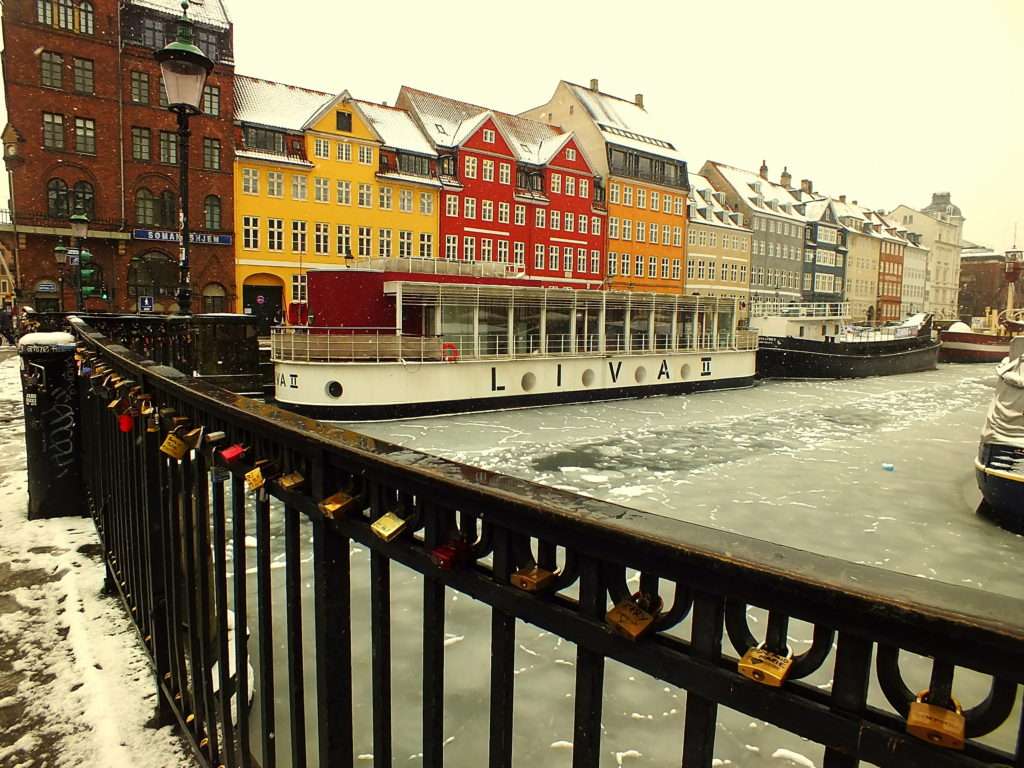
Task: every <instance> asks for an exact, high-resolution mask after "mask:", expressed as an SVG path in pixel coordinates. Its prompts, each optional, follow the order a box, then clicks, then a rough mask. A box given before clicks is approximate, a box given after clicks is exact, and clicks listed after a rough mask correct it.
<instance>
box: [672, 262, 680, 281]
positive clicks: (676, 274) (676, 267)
mask: <svg viewBox="0 0 1024 768" xmlns="http://www.w3.org/2000/svg"><path fill="white" fill-rule="evenodd" d="M681 273H682V260H681V259H672V279H673V280H678V279H679V278H680V275H681Z"/></svg>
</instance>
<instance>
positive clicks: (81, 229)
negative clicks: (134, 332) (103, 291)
mask: <svg viewBox="0 0 1024 768" xmlns="http://www.w3.org/2000/svg"><path fill="white" fill-rule="evenodd" d="M70 221H71V245H73V246H79V251H78V260H77V262H76V263H77V264H78V266H77V271H78V306H77V307H76V309H77V311H78V312H81V311H83V310H84V309H85V299H84V298H83V293H82V262H83V261H88V260H89V259H91V258H92V254H90V253H89V252H88V251H87V250H85V248H84V247H81V244H82V243H83V242H84V241H85V238H86V237H87V236H88V235H89V217H88V216H86V215H85V213H84V212H83V211H82V210H81V209H78V210H76V211H75V212H74V213H73V214H72V215H71V218H70ZM83 256H87V258H84V259H83ZM62 298H63V297H62Z"/></svg>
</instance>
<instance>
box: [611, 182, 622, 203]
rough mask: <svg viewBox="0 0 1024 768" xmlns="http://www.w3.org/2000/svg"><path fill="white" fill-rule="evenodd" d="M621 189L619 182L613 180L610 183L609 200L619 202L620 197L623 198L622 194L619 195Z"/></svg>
mask: <svg viewBox="0 0 1024 768" xmlns="http://www.w3.org/2000/svg"><path fill="white" fill-rule="evenodd" d="M621 189H622V188H621V187H620V186H619V184H618V182H612V183H611V184H609V185H608V202H610V203H618V202H619V201H620V199H621V198H620V195H619V193H620V191H621Z"/></svg>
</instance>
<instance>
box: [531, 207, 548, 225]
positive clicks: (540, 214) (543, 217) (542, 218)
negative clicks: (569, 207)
mask: <svg viewBox="0 0 1024 768" xmlns="http://www.w3.org/2000/svg"><path fill="white" fill-rule="evenodd" d="M533 218H534V224H535V225H536V226H538V227H541V228H543V227H544V224H545V223H546V221H547V214H546V213H545V212H544V209H543V208H538V209H537V214H536V216H534V217H533Z"/></svg>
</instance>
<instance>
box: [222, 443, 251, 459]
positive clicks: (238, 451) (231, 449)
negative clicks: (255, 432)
mask: <svg viewBox="0 0 1024 768" xmlns="http://www.w3.org/2000/svg"><path fill="white" fill-rule="evenodd" d="M247 450H249V449H248V448H246V447H245V446H244V445H242V444H241V443H235V444H234V445H229V446H228V447H227V448H223V449H221V450H220V451H218V452H217V455H218V456H219V457H220V460H221V461H223V462H224V463H225V464H232V463H234V462H236V461H238V460H239V459H241V458H242V457H243V456H244V455H245V452H246V451H247Z"/></svg>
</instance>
